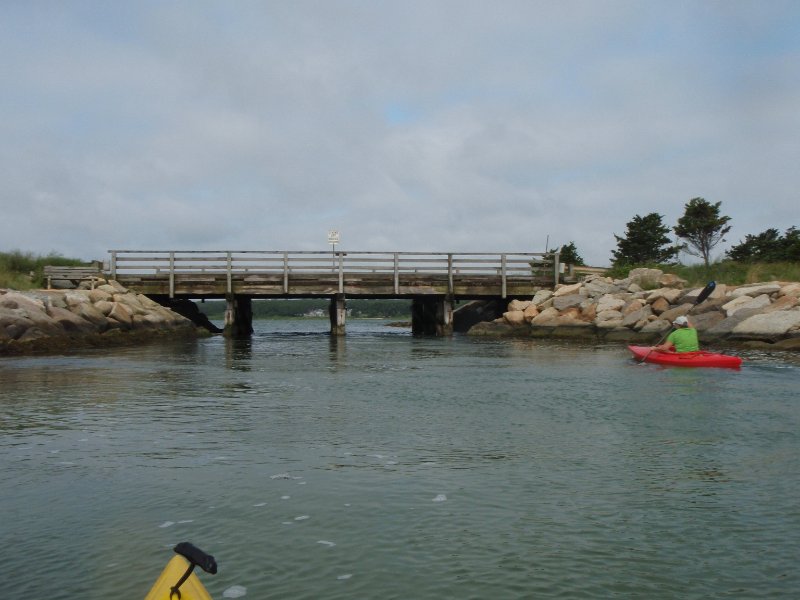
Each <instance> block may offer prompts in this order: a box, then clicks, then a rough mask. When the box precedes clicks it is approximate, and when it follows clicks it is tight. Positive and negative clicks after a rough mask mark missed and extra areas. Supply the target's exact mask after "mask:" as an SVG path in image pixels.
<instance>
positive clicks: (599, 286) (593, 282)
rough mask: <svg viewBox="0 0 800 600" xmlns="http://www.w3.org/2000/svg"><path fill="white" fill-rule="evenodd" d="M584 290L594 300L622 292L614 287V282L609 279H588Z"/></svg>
mask: <svg viewBox="0 0 800 600" xmlns="http://www.w3.org/2000/svg"><path fill="white" fill-rule="evenodd" d="M583 289H584V290H586V294H587V295H588V296H590V297H592V298H595V297H597V296H603V295H605V294H613V293H616V292H620V291H622V290H621V288H620V287H619V286H616V285H614V282H613V281H612V280H611V278H609V277H596V278H594V279H587V280H586V281H584V283H583Z"/></svg>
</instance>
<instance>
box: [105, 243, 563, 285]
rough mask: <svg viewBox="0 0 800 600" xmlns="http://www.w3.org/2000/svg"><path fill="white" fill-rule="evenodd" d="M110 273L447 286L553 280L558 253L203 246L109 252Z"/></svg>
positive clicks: (555, 278) (170, 278) (115, 275)
mask: <svg viewBox="0 0 800 600" xmlns="http://www.w3.org/2000/svg"><path fill="white" fill-rule="evenodd" d="M109 253H110V254H111V260H110V275H111V277H112V278H114V279H116V278H117V277H118V276H123V277H124V276H126V275H128V276H134V275H136V276H145V277H156V278H169V280H170V289H171V290H172V289H173V288H174V281H175V278H176V277H180V276H204V275H205V276H209V277H216V276H226V277H227V279H228V290H229V291H230V289H231V281H232V279H233V278H234V277H247V276H251V275H252V276H255V275H282V276H283V279H284V281H285V282H288V280H289V278H290V277H292V276H295V277H297V276H314V275H324V274H328V275H330V274H338V277H339V281H340V286H341V282H342V281H343V279H344V277H345V276H347V275H351V276H358V275H368V274H384V275H392V276H393V277H394V281H395V286H397V283H398V281H399V278H400V277H401V276H408V275H411V274H419V275H431V276H436V275H439V276H447V277H448V279H449V281H450V284H451V285H450V287H451V288H452V283H453V280H454V279H455V278H458V277H482V276H494V277H500V278H501V279H502V281H503V284H504V287H505V282H506V280H507V279H509V278H534V277H538V278H540V279H544V278H550V279H551V280H552V281H553V282H554V283H556V282H557V280H558V275H559V263H558V256H559V255H558V253H514V252H508V253H459V252H451V253H441V252H344V251H336V252H313V251H309V252H282V251H254V250H242V251H229V250H221V251H202V250H182V251H181V250H154V251H148V250H110V251H109Z"/></svg>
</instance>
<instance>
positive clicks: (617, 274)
mask: <svg viewBox="0 0 800 600" xmlns="http://www.w3.org/2000/svg"><path fill="white" fill-rule="evenodd" d="M634 267H649V268H652V269H661V270H662V271H664V272H665V273H674V274H675V275H677V276H678V277H680V278H681V279H685V280H686V282H687V285H689V286H691V287H703V286H705V285H706V283H708V282H709V281H717V282H720V283H725V284H727V285H744V284H747V283H758V282H761V281H800V263H796V262H788V261H787V262H774V263H767V262H757V263H746V262H737V261H733V260H723V261H719V262H714V263H711V264H710V265H709V266H708V267H706V266H705V265H702V264H700V265H680V264H678V265H676V264H660V263H647V264H640V265H633V266H631V265H623V266H618V267H612V268H611V269H609V270H608V271H607V272H606V275H607V276H608V277H613V278H615V279H623V278H625V277H626V276H627V275H628V272H629V271H630V270H631V268H634Z"/></svg>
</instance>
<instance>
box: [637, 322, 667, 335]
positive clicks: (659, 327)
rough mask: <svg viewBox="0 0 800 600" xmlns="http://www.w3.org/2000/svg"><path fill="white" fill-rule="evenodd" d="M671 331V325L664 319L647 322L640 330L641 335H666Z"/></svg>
mask: <svg viewBox="0 0 800 600" xmlns="http://www.w3.org/2000/svg"><path fill="white" fill-rule="evenodd" d="M670 329H672V323H670V322H669V321H665V320H664V319H655V320H654V321H649V322H648V323H647V324H646V325H645V326H644V327H642V328H641V332H642V333H666V332H667V331H669V330H670Z"/></svg>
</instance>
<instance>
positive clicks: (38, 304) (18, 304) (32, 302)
mask: <svg viewBox="0 0 800 600" xmlns="http://www.w3.org/2000/svg"><path fill="white" fill-rule="evenodd" d="M0 307H2V308H19V309H22V310H24V311H25V312H44V310H45V304H44V302H42V301H41V300H38V299H34V298H31V297H30V296H25V295H23V294H20V293H18V292H12V291H9V292H6V293H5V294H3V295H2V296H0Z"/></svg>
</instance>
